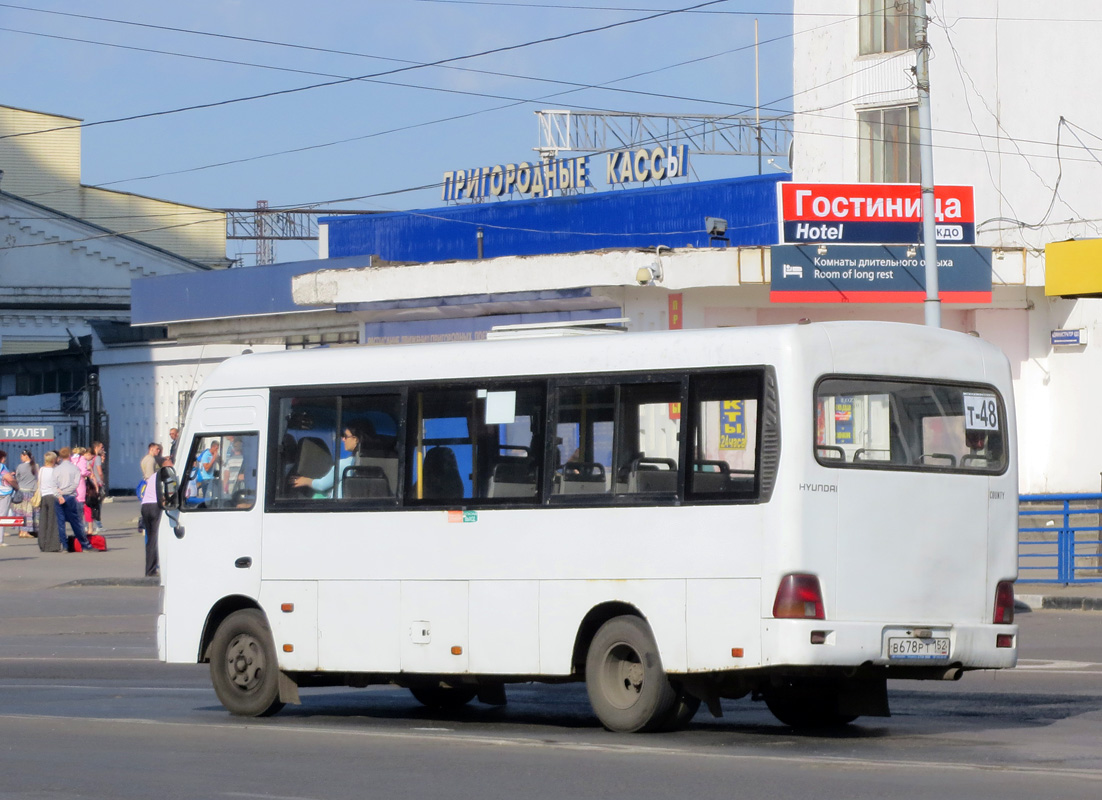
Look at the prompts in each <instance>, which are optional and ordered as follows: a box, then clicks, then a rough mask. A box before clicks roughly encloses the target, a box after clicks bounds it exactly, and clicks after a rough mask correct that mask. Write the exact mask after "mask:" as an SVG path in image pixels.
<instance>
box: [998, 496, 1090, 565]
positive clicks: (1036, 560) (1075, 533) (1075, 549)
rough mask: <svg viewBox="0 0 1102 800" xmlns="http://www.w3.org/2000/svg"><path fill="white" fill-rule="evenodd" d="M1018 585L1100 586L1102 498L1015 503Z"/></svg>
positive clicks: (1054, 498) (1023, 498) (1030, 498)
mask: <svg viewBox="0 0 1102 800" xmlns="http://www.w3.org/2000/svg"><path fill="white" fill-rule="evenodd" d="M1018 502H1019V508H1018V580H1019V581H1028V582H1031V583H1102V494H1023V495H1021V496H1020V497H1019V498H1018Z"/></svg>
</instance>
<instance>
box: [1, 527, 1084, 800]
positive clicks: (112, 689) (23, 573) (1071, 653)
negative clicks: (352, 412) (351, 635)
mask: <svg viewBox="0 0 1102 800" xmlns="http://www.w3.org/2000/svg"><path fill="white" fill-rule="evenodd" d="M124 512H125V509H123V510H120V509H115V512H114V513H115V514H116V515H121V516H120V519H121V518H122V517H124V516H125V513H124ZM128 524H129V520H128V519H122V521H121V522H119V523H118V525H117V527H116V528H115V530H114V532H109V546H110V547H111V549H110V551H109V552H108V553H107V554H106V555H104V554H99V555H92V554H89V555H86V556H85V555H80V556H75V555H64V556H62V555H54V556H51V555H50V554H38V553H37V552H36V551H37V548H34V549H33V550H32V549H30V548H28V547H26V546H25V545H24V546H22V547H20V546H16V547H9V548H4V553H3V556H2V557H0V800H7V799H8V798H34V800H55V799H68V798H143V800H145V798H158V800H160V799H163V800H171V799H173V798H267V799H269V800H283V799H285V798H293V799H295V800H298V799H299V798H303V799H306V798H309V799H313V798H318V800H321V799H323V798H324V799H325V800H330V799H333V800H343V798H350V799H351V798H376V797H378V798H388V800H389V799H390V798H406V797H408V798H426V797H448V798H488V797H492V798H499V797H501V798H506V797H508V798H518V797H520V798H536V799H542V798H563V797H572V798H583V797H584V798H603V797H632V798H667V797H680V796H688V797H693V798H694V800H695V799H696V798H712V797H715V798H720V797H722V798H750V797H753V798H774V797H776V798H793V797H827V798H835V797H840V798H847V799H848V798H853V799H857V798H877V799H879V798H887V797H900V798H927V797H928V798H938V800H944V798H946V797H965V798H987V797H991V798H999V800H1006V799H1007V798H1029V799H1030V800H1037V798H1047V797H1059V798H1092V800H1094V799H1095V798H1098V797H1099V796H1102V691H1100V690H1102V637H1100V636H1099V635H1098V632H1099V628H1100V627H1102V614H1100V613H1098V612H1082V611H1080V612H1058V611H1039V612H1033V613H1027V614H1021V615H1020V616H1019V622H1020V624H1021V626H1022V633H1021V637H1020V641H1021V648H1022V649H1021V655H1022V664H1021V667H1020V668H1019V669H1016V670H1013V671H1005V672H998V673H973V674H969V675H966V676H965V677H964V678H963V679H962V680H961V681H959V682H955V683H914V682H895V683H892V684H891V685H890V688H889V691H890V698H891V705H892V711H893V716H892V717H891V718H888V719H869V718H866V719H861V720H859V721H858V722H857V723H855V724H854V725H852V726H850V728H849V729H848V730H846V731H844V732H842V733H838V734H834V735H798V734H796V733H794V732H793V731H792V730H790V729H788V728H786V727H785V726H783V725H781V724H780V723H778V722H777V721H776V720H775V719H774V718H773V717H772V716H771V715H770V714H769V712H768V711H767V710H766V709H765V708H764V706H763V705H762V704H760V703H754V702H751V701H750V700H748V699H745V700H739V701H730V702H726V701H725V703H724V711H725V714H724V717H723V718H722V719H718V720H717V719H713V718H712V717H711V716H710V715H709V714H708V713H707V711H706V710H703V709H702V710H701V712H700V713H698V715H697V717H696V718H695V719H694V721H693V723H692V724H691V726H690V727H689V729H687V730H685V731H680V732H677V733H673V734H656V735H617V734H611V733H608V732H607V731H604V730H603V729H601V728H600V726H599V725H598V724H597V722H596V720H595V719H594V718H593V715H592V713H591V712H590V709H589V705H588V702H587V700H586V696H585V690H584V687H583V686H581V685H580V684H572V685H566V686H540V685H523V686H516V687H510V688H509V690H508V691H509V703H508V705H507V706H505V707H501V708H497V707H490V706H484V705H479V704H477V703H475V704H472V705H471V706H469V707H467V708H465V709H462V710H461V711H459V712H456V713H441V712H435V711H430V710H427V709H425V708H422V707H421V706H419V705H418V704H417V703H416V701H414V700H413V698H412V697H411V696H410V695H409V693H408V692H406V691H404V690H400V689H394V688H389V687H376V688H372V689H343V688H342V689H315V690H304V691H303V701H304V702H303V704H302V705H301V706H289V707H287V708H285V709H284V710H283V711H282V712H281V713H280V714H278V715H277V716H275V717H273V718H270V719H263V720H252V719H239V718H235V717H231V716H230V715H229V714H227V713H226V712H225V711H224V710H223V709H222V708H221V706H220V705H219V704H218V702H217V700H216V699H215V696H214V692H213V690H212V689H211V687H210V681H209V677H208V673H207V669H206V668H205V667H203V666H198V665H196V666H179V665H164V664H161V663H159V662H157V661H156V660H155V659H156V653H155V643H154V636H153V628H154V618H155V614H156V605H157V589H156V587H154V586H148V585H141V583H142V581H141V580H140V578H138V579H135V580H130V579H125V578H124V579H123V580H103V579H100V580H92V581H87V580H85V581H81V580H80V579H78V578H77V579H75V578H74V575H79V574H81V573H89V572H99V573H119V572H120V571H122V572H125V571H126V570H131V569H133V573H134V574H137V572H138V571H139V565H140V556H141V544H140V539H139V538H138V537H137V536H134V535H132V534H131V533H130V532H129V529H128V527H127V526H128ZM24 542H25V540H24ZM85 559H87V560H85ZM90 559H104V560H102V561H91V560H90ZM131 562H133V563H131ZM93 565H98V566H96V567H95V568H94V569H93V568H92V567H93ZM74 580H77V583H75V584H74ZM89 584H91V585H89Z"/></svg>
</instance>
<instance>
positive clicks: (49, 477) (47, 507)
mask: <svg viewBox="0 0 1102 800" xmlns="http://www.w3.org/2000/svg"><path fill="white" fill-rule="evenodd" d="M56 467H57V453H55V452H54V451H53V450H51V451H50V452H48V453H46V455H44V456H43V457H42V469H40V470H39V471H38V494H39V495H40V496H41V502H40V503H39V504H38V549H39V550H41V551H42V552H43V553H56V552H58V551H60V552H62V553H66V552H68V551H69V548H68V542H67V541H66V540H65V534H64V533H62V532H61V531H60V527H61V521H60V520H59V519H58V513H57V512H58V503H57V478H56V476H55V474H54V473H55V471H56Z"/></svg>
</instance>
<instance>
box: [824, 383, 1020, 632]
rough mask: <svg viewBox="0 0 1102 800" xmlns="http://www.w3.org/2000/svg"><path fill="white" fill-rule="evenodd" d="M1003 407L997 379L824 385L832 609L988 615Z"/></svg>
mask: <svg viewBox="0 0 1102 800" xmlns="http://www.w3.org/2000/svg"><path fill="white" fill-rule="evenodd" d="M1001 408H1002V404H1001V401H1000V400H999V398H998V396H997V394H996V393H995V391H994V390H993V389H990V388H980V387H977V388H974V389H973V388H968V387H962V386H959V385H951V384H947V383H946V384H940V383H934V382H919V381H901V380H889V379H851V378H845V379H841V378H839V379H827V380H823V381H821V382H820V383H819V388H818V392H817V409H816V413H817V425H816V428H817V442H816V457H817V459H818V461H819V463H820V464H822V465H823V466H825V467H828V468H831V469H829V470H828V475H829V481H825V482H824V483H827V484H834V485H836V486H837V508H838V512H837V555H836V558H837V568H836V572H835V574H834V576H833V583H834V584H835V585H834V594H835V601H834V604H835V608H834V611H833V614H832V616H836V617H837V618H839V619H847V620H882V621H885V622H900V623H909V622H916V621H923V620H929V621H940V622H945V623H951V622H982V621H985V620H986V617H987V616H988V615H989V613H990V609H989V606H990V605H991V602H993V598H989V597H987V593H988V591H987V565H988V561H989V557H988V524H987V517H988V491H989V485H990V482H991V478H992V477H993V476H995V475H998V474H1001V473H1002V472H1004V471H1005V469H1006V454H1005V452H1004V449H1003V447H1002V442H1003V441H1004V440H1005V439H1004V437H1005V430H1004V429H1003V427H1002V423H1001V419H1002V413H1001ZM979 414H985V417H984V419H979ZM823 588H824V591H825V592H827V593H828V594H829V593H830V590H829V589H827V587H826V586H824V587H823ZM830 613H831V612H830V611H828V614H830Z"/></svg>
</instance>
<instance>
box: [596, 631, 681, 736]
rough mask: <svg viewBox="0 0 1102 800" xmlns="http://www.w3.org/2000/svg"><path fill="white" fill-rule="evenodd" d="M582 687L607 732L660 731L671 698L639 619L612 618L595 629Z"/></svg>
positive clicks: (671, 704)
mask: <svg viewBox="0 0 1102 800" xmlns="http://www.w3.org/2000/svg"><path fill="white" fill-rule="evenodd" d="M585 686H586V690H587V692H588V693H589V703H590V705H591V706H593V711H594V713H595V714H596V715H597V719H599V720H600V721H601V724H602V725H604V726H605V727H606V728H608V729H609V730H610V731H618V732H623V733H633V732H636V731H654V730H661V729H662V727H663V725H664V724H666V723H668V722H669V721H670V719H671V715H672V714H673V713H674V706H675V703H676V702H677V692H676V691H675V690H674V688H673V686H671V685H670V681H669V679H668V678H667V677H666V671H665V670H664V669H662V660H661V658H659V656H658V646H657V645H656V644H655V642H654V635H653V634H652V633H651V630H650V626H649V625H647V623H646V622H644V621H643V620H641V619H639V617H633V616H622V617H613V618H612V619H610V620H609V621H608V622H606V623H605V624H604V625H602V626H601V627H600V629H599V630H598V631H597V635H596V636H594V637H593V641H592V642H591V643H590V645H589V652H588V653H587V654H586V659H585Z"/></svg>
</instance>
